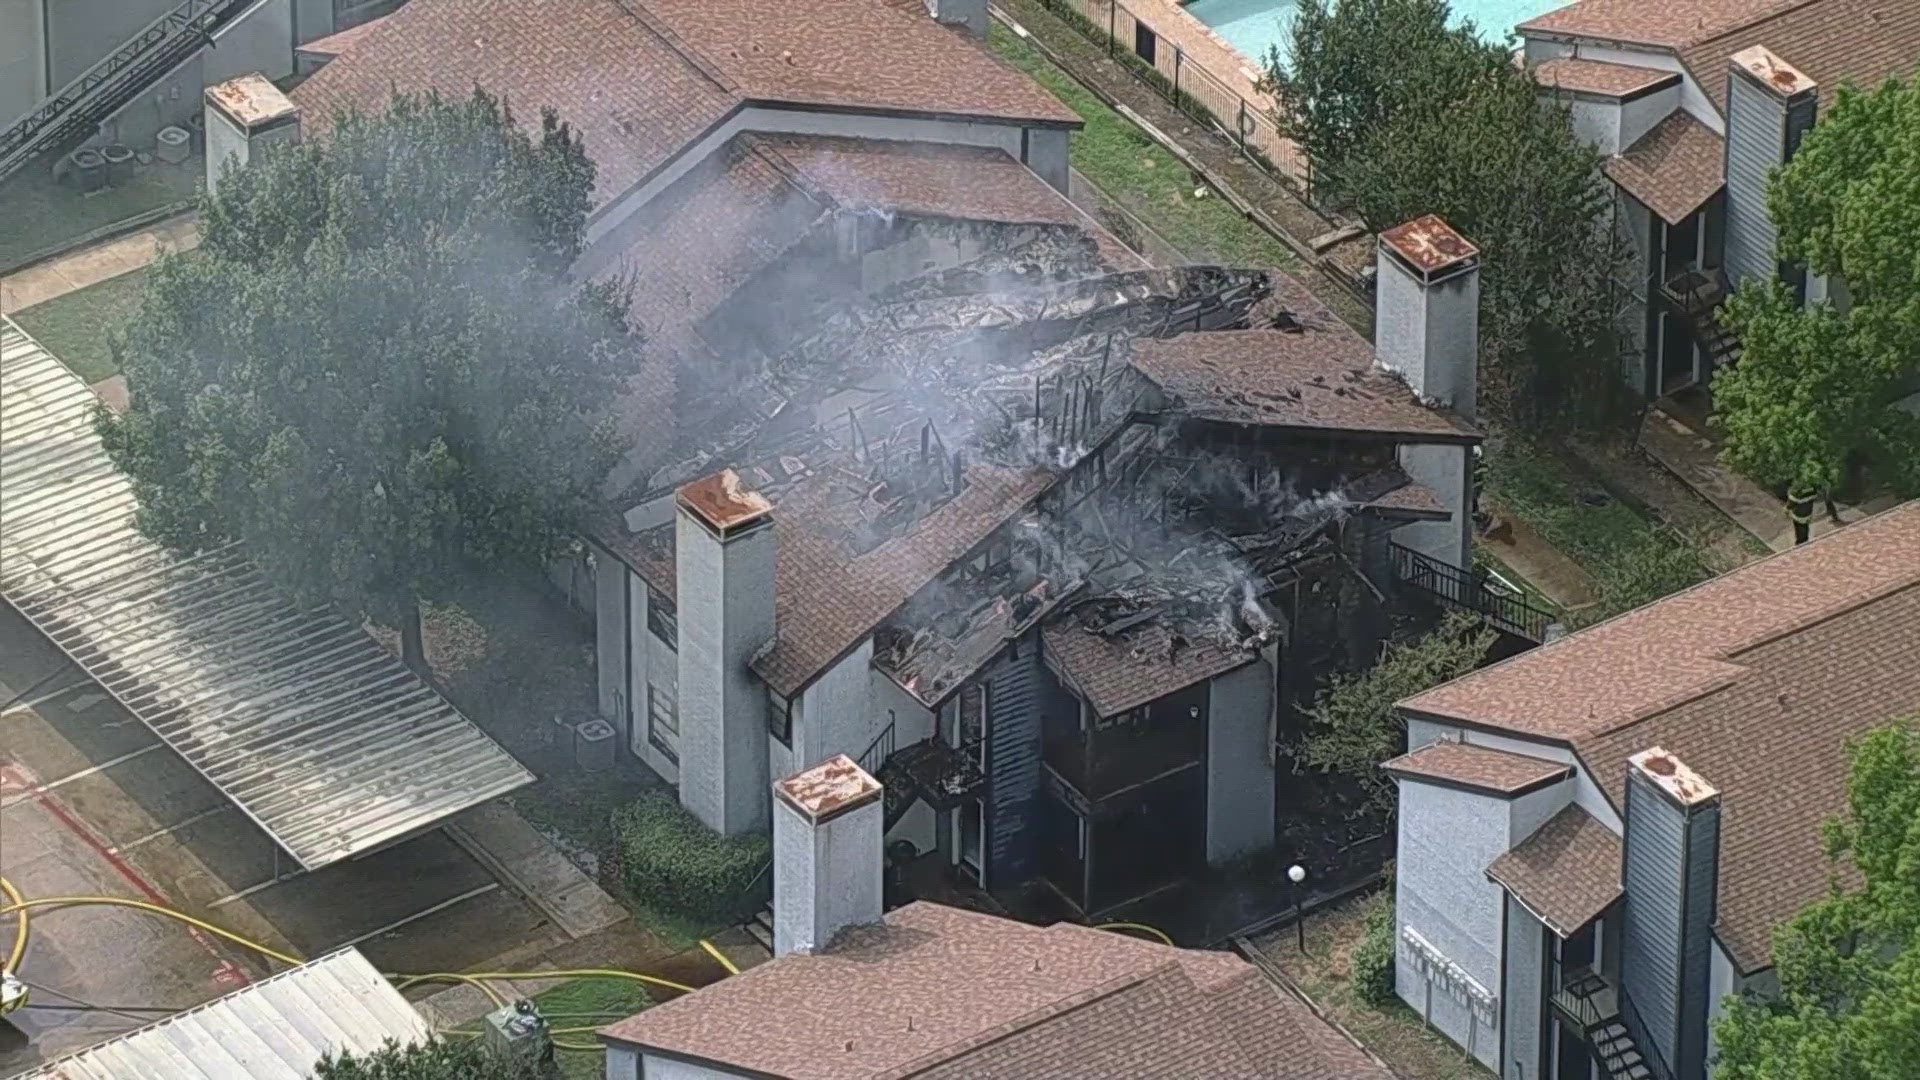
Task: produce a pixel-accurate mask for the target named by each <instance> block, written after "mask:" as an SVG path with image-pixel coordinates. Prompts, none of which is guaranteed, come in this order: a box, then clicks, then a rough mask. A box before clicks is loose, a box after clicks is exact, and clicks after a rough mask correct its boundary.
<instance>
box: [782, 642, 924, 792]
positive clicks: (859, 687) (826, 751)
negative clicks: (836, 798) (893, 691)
mask: <svg viewBox="0 0 1920 1080" xmlns="http://www.w3.org/2000/svg"><path fill="white" fill-rule="evenodd" d="M800 698H801V705H802V707H801V714H802V715H803V716H804V717H805V723H804V724H803V723H801V722H800V721H799V720H796V721H795V722H794V730H793V750H794V755H795V757H796V759H797V760H796V761H795V762H794V767H795V768H796V769H806V768H811V767H813V766H815V765H818V764H820V763H821V762H822V761H825V760H826V759H828V758H830V757H832V756H833V755H835V754H845V755H847V756H848V757H855V758H857V757H859V756H860V752H861V751H862V750H865V749H866V748H867V747H868V746H869V745H870V744H871V743H872V742H873V737H874V736H876V735H878V734H880V729H881V728H883V727H885V726H886V715H887V714H886V713H884V712H879V713H878V716H877V718H876V712H877V710H875V709H874V708H873V638H871V637H868V638H866V639H864V640H862V641H861V642H860V644H859V646H858V647H857V648H855V649H854V650H853V651H852V652H850V653H848V654H847V655H846V656H843V657H841V658H840V661H839V663H836V664H834V665H833V666H832V667H830V668H828V669H827V670H826V672H825V673H823V674H822V675H821V676H820V677H819V678H818V679H815V680H814V682H813V685H811V686H809V687H807V688H806V690H804V691H802V692H801V694H800ZM896 745H905V744H904V743H896Z"/></svg>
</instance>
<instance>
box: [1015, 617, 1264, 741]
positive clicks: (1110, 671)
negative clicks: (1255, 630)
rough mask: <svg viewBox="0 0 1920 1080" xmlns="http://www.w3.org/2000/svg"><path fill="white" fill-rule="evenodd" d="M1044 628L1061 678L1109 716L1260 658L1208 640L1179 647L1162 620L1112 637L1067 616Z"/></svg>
mask: <svg viewBox="0 0 1920 1080" xmlns="http://www.w3.org/2000/svg"><path fill="white" fill-rule="evenodd" d="M1040 634H1041V638H1042V640H1043V641H1045V643H1046V647H1047V659H1049V660H1051V661H1052V662H1053V666H1054V668H1055V670H1056V671H1058V672H1059V674H1060V677H1061V679H1062V680H1063V681H1065V682H1066V684H1067V685H1068V686H1069V687H1071V688H1072V689H1074V690H1075V691H1077V692H1078V693H1079V694H1080V696H1081V697H1083V698H1085V699H1086V700H1087V704H1088V705H1091V706H1092V707H1093V711H1094V713H1095V715H1097V716H1100V717H1103V718H1104V717H1108V716H1117V715H1119V714H1120V713H1123V712H1126V711H1127V710H1128V709H1131V708H1134V707H1136V706H1140V705H1145V704H1146V703H1147V702H1149V701H1153V700H1155V699H1156V698H1161V697H1165V696H1166V695H1168V694H1171V693H1174V692H1175V691H1178V690H1184V689H1186V688H1187V687H1189V686H1192V685H1193V684H1195V683H1197V682H1201V681H1203V680H1206V679H1211V678H1213V677H1214V676H1215V675H1223V674H1225V673H1227V672H1229V671H1232V670H1234V669H1235V668H1238V667H1242V666H1244V665H1246V664H1249V663H1252V662H1253V658H1254V654H1253V652H1252V651H1251V650H1246V649H1227V648H1222V647H1220V646H1218V645H1214V644H1212V643H1210V642H1204V641H1203V642H1192V643H1184V644H1182V645H1181V646H1180V647H1179V648H1177V649H1176V648H1173V640H1172V632H1171V631H1170V630H1168V629H1167V627H1166V626H1164V625H1162V624H1161V623H1160V622H1158V621H1155V622H1151V623H1147V624H1145V625H1143V626H1140V627H1138V628H1136V629H1134V630H1132V631H1131V632H1129V633H1127V634H1125V635H1124V636H1116V637H1110V638H1109V637H1102V636H1100V635H1099V634H1096V633H1094V632H1093V631H1091V630H1088V629H1086V628H1085V627H1083V626H1081V625H1080V623H1079V622H1078V621H1077V620H1073V619H1066V620H1060V621H1056V622H1052V623H1048V624H1047V625H1046V626H1045V627H1043V628H1042V629H1041V632H1040Z"/></svg>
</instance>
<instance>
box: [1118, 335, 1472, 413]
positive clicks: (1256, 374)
mask: <svg viewBox="0 0 1920 1080" xmlns="http://www.w3.org/2000/svg"><path fill="white" fill-rule="evenodd" d="M1133 366H1134V367H1136V368H1138V369H1139V370H1140V373H1141V374H1143V375H1145V376H1146V377H1147V378H1149V379H1151V380H1153V381H1154V383H1155V384H1156V385H1158V386H1159V387H1160V388H1161V389H1162V390H1164V391H1166V393H1167V394H1168V395H1169V396H1171V397H1173V398H1175V399H1176V401H1177V402H1178V404H1179V405H1180V407H1181V409H1182V411H1183V412H1185V413H1186V414H1187V415H1190V416H1197V417H1203V418H1207V419H1214V420H1226V421H1230V422H1233V423H1241V424H1263V425H1271V426H1275V427H1293V428H1314V429H1320V430H1336V431H1366V432H1374V433H1378V434H1386V435H1406V436H1413V437H1428V438H1440V439H1446V440H1449V441H1459V440H1465V439H1474V438H1478V433H1477V432H1475V431H1474V429H1473V428H1471V427H1468V426H1467V425H1466V424H1464V423H1462V422H1460V421H1459V420H1457V419H1455V418H1454V417H1452V416H1449V415H1448V414H1446V413H1444V412H1441V411H1440V410H1438V409H1432V408H1429V407H1427V406H1426V405H1423V404H1421V403H1420V400H1419V399H1418V398H1416V397H1414V396H1413V391H1411V390H1409V389H1407V385H1406V384H1405V383H1403V382H1401V381H1400V380H1399V379H1396V378H1394V377H1393V376H1392V375H1391V374H1389V373H1387V372H1386V371H1384V370H1382V369H1380V368H1378V367H1375V366H1374V364H1373V350H1372V348H1371V347H1369V346H1368V345H1367V344H1366V342H1364V341H1362V340H1361V339H1360V337H1359V335H1357V334H1354V333H1353V332H1352V331H1351V330H1348V329H1347V328H1346V327H1345V326H1344V325H1342V326H1338V327H1334V326H1310V327H1308V328H1307V329H1303V330H1298V331H1293V330H1238V331H1213V332H1208V333H1199V334H1180V335H1178V336H1176V337H1171V338H1158V339H1154V340H1149V341H1141V342H1137V343H1135V345H1134V347H1133Z"/></svg>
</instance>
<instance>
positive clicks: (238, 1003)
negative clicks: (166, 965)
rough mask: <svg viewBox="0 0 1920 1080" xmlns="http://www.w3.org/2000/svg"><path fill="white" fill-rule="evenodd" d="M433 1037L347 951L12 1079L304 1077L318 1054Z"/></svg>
mask: <svg viewBox="0 0 1920 1080" xmlns="http://www.w3.org/2000/svg"><path fill="white" fill-rule="evenodd" d="M431 1033H432V1031H431V1029H430V1028H429V1027H428V1026H427V1022H426V1020H425V1019H424V1018H422V1017H421V1015H420V1014H419V1013H417V1012H415V1011H414V1008H413V1006H412V1005H409V1004H408V1003H407V999H406V998H403V997H401V996H400V992H399V991H398V990H395V989H394V988H393V986H392V984H390V983H388V982H387V980H386V978H385V977H383V976H382V975H381V974H380V972H379V971H377V970H375V968H374V966H373V965H372V964H370V963H368V962H367V958H366V957H364V956H361V955H360V953H359V952H357V951H356V950H353V949H341V950H340V951H339V952H336V953H332V954H329V955H327V956H323V957H321V958H320V959H318V960H313V961H309V962H308V963H305V964H302V965H300V966H299V967H297V968H291V969H289V970H287V971H283V972H280V973H279V974H277V975H274V976H272V977H271V978H267V979H263V980H261V981H260V982H257V983H254V984H253V985H252V986H249V987H246V988H245V989H242V990H236V991H234V992H233V993H231V994H228V995H226V996H225V997H221V998H216V999H214V1000H213V1001H210V1002H208V1003H206V1004H205V1005H202V1006H200V1007H199V1008H195V1009H188V1010H187V1011H186V1012H182V1013H175V1014H174V1015H172V1016H169V1017H167V1018H166V1019H165V1020H162V1021H160V1022H159V1023H157V1024H149V1025H148V1026H146V1027H143V1028H140V1029H139V1030H137V1031H134V1032H131V1033H129V1034H126V1035H121V1036H119V1037H118V1038H115V1039H111V1040H109V1041H107V1042H103V1043H101V1044H99V1045H98V1046H93V1047H89V1048H87V1049H85V1050H82V1051H80V1052H79V1053H76V1054H70V1055H68V1056H66V1057H63V1058H57V1059H55V1060H53V1061H50V1062H48V1063H47V1064H46V1065H44V1066H42V1067H41V1069H40V1071H38V1072H35V1073H32V1074H30V1075H28V1076H25V1077H22V1078H21V1080H306V1077H308V1076H309V1075H311V1074H312V1072H313V1067H314V1065H315V1064H317V1063H318V1062H319V1061H320V1059H321V1057H323V1056H325V1055H327V1054H329V1053H331V1054H336V1055H337V1054H340V1053H353V1054H366V1053H370V1052H372V1051H375V1050H378V1049H380V1047H381V1046H382V1045H383V1044H384V1043H386V1042H387V1041H389V1040H391V1041H393V1042H396V1043H400V1044H403V1045H404V1044H408V1043H416V1042H421V1041H423V1040H425V1039H426V1038H427V1037H428V1036H429V1035H430V1034H431Z"/></svg>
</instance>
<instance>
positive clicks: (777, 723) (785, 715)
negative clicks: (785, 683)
mask: <svg viewBox="0 0 1920 1080" xmlns="http://www.w3.org/2000/svg"><path fill="white" fill-rule="evenodd" d="M767 730H768V731H770V732H772V733H773V737H774V738H776V739H779V740H780V745H782V746H784V747H786V748H787V749H789V750H791V749H793V705H792V703H791V702H789V701H788V700H787V699H786V698H783V697H781V696H780V695H779V694H776V693H774V692H773V691H771V690H769V691H767Z"/></svg>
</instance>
